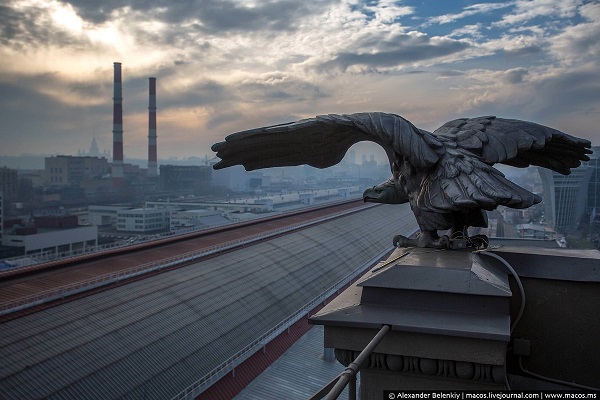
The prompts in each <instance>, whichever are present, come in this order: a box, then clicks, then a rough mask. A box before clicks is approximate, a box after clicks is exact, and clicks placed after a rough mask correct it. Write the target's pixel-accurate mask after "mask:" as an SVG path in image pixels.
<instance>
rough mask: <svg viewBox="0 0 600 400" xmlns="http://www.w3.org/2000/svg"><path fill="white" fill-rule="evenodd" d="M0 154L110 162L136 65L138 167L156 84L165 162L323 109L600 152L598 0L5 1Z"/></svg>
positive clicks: (130, 107)
mask: <svg viewBox="0 0 600 400" xmlns="http://www.w3.org/2000/svg"><path fill="white" fill-rule="evenodd" d="M0 29H1V32H0V135H1V136H0V137H1V138H2V145H1V146H0V155H19V154H21V153H45V154H76V153H77V151H78V149H86V150H87V149H88V148H89V145H90V142H91V140H92V137H94V136H95V137H96V140H97V142H98V145H99V147H100V149H101V150H103V149H108V150H112V144H111V143H112V95H113V92H112V80H113V62H115V61H118V62H121V63H122V66H123V98H124V100H123V108H124V115H123V118H124V152H125V158H126V159H127V158H128V157H132V158H145V157H146V154H147V150H146V146H147V136H148V126H147V124H148V122H147V121H148V116H147V113H148V77H150V76H155V77H156V78H157V98H158V99H157V105H158V114H157V115H158V152H159V158H160V159H166V158H169V157H180V158H181V157H189V156H204V155H206V154H212V152H211V151H210V145H211V144H212V143H214V142H216V141H219V140H221V139H222V138H223V136H225V135H226V134H228V133H231V132H234V131H237V130H242V129H249V128H254V127H258V126H265V125H271V124H275V123H282V122H289V121H293V120H296V119H300V118H305V117H312V116H314V115H317V114H325V113H352V112H359V111H387V112H394V113H397V114H400V115H402V116H404V117H405V118H407V119H409V120H411V121H412V122H413V123H415V124H416V125H417V126H419V127H422V128H424V129H428V130H433V129H435V128H436V127H438V126H439V125H441V124H442V123H444V122H446V121H447V120H450V119H454V118H457V117H463V116H478V115H498V116H502V117H510V118H519V119H525V120H529V121H534V122H538V123H542V124H545V125H549V126H553V127H555V128H558V129H561V130H563V131H565V132H568V133H571V134H574V135H577V136H581V137H585V138H588V139H590V140H592V142H593V143H594V144H600V129H599V125H600V39H599V38H600V3H599V2H597V1H584V0H512V1H504V2H503V1H498V2H471V1H458V0H457V1H417V0H404V1H392V0H379V1H378V0H369V1H359V0H312V1H311V0H307V1H298V0H195V1H191V0H190V1H179V2H173V1H169V0H119V1H117V0H105V1H96V0H75V1H70V2H67V1H58V0H8V1H7V0H5V1H3V2H2V5H0Z"/></svg>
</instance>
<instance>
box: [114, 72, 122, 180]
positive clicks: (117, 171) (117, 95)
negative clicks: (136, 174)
mask: <svg viewBox="0 0 600 400" xmlns="http://www.w3.org/2000/svg"><path fill="white" fill-rule="evenodd" d="M114 68H115V82H114V95H113V131H112V132H113V162H112V184H113V187H114V188H117V187H120V186H122V185H123V94H122V86H121V63H119V62H116V63H114Z"/></svg>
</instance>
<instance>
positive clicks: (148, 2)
mask: <svg viewBox="0 0 600 400" xmlns="http://www.w3.org/2000/svg"><path fill="white" fill-rule="evenodd" d="M331 2H332V0H321V1H318V2H302V1H296V0H279V1H265V2H260V3H259V4H258V5H257V6H256V7H247V6H245V5H244V4H243V2H237V1H231V0H195V1H180V2H173V1H170V0H129V1H125V2H124V1H120V0H108V1H96V0H74V1H71V2H70V3H71V5H73V7H75V8H76V10H77V12H78V13H79V14H80V15H81V16H82V17H83V18H84V19H86V20H88V21H91V22H95V23H101V22H105V21H106V20H107V19H109V18H110V16H111V13H112V12H113V11H118V10H122V9H124V8H125V7H129V8H131V9H132V10H133V11H140V12H143V13H144V15H146V16H147V17H148V18H153V19H158V20H160V21H163V22H166V23H169V24H181V23H182V22H186V21H194V20H198V21H200V23H199V24H196V25H193V26H190V27H188V29H190V28H191V29H193V30H196V29H197V30H202V31H205V32H211V33H215V32H221V31H231V30H234V31H256V30H274V31H282V30H293V29H295V27H296V25H297V21H299V20H301V18H302V17H304V16H307V15H311V14H314V13H318V12H320V11H321V9H322V8H321V7H322V6H323V5H324V4H327V3H331ZM177 28H178V30H180V29H185V28H184V27H183V26H177Z"/></svg>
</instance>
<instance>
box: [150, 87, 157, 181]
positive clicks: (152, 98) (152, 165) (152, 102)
mask: <svg viewBox="0 0 600 400" xmlns="http://www.w3.org/2000/svg"><path fill="white" fill-rule="evenodd" d="M148 79H149V80H150V82H149V83H150V92H149V94H150V101H149V105H148V177H149V178H153V177H156V176H157V175H158V172H157V170H156V78H148Z"/></svg>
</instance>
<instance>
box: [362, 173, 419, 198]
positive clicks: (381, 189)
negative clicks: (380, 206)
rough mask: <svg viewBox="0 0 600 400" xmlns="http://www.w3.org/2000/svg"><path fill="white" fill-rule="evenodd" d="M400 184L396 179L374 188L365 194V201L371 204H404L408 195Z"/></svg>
mask: <svg viewBox="0 0 600 400" xmlns="http://www.w3.org/2000/svg"><path fill="white" fill-rule="evenodd" d="M399 185H400V183H399V182H398V181H397V180H394V178H390V179H389V180H387V181H385V182H383V183H380V184H379V185H377V186H373V187H372V188H370V189H367V190H365V191H364V192H363V200H364V201H365V202H369V203H384V204H404V203H406V202H408V195H407V194H406V191H405V190H404V188H403V187H399Z"/></svg>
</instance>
